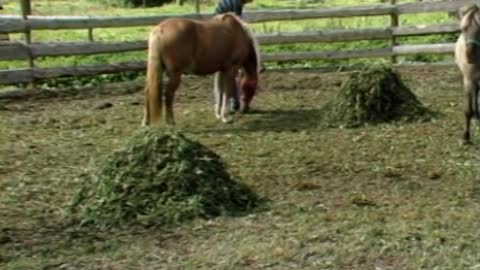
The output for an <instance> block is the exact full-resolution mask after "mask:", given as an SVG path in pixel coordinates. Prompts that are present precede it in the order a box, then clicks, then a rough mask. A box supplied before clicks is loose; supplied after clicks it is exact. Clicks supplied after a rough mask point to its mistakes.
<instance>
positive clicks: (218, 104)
mask: <svg viewBox="0 0 480 270" xmlns="http://www.w3.org/2000/svg"><path fill="white" fill-rule="evenodd" d="M221 86H222V76H221V75H220V72H217V73H215V78H214V81H213V98H214V110H215V117H216V118H217V119H221V117H222V115H221V108H222V96H223V95H222V94H223V93H222V87H221Z"/></svg>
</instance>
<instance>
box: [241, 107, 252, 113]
mask: <svg viewBox="0 0 480 270" xmlns="http://www.w3.org/2000/svg"><path fill="white" fill-rule="evenodd" d="M249 111H250V108H249V107H243V108H242V109H241V110H240V112H241V113H248V112H249Z"/></svg>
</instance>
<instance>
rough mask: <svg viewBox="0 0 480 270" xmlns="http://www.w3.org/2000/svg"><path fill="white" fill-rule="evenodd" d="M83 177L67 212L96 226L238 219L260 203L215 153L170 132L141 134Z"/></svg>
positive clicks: (150, 130) (178, 133)
mask: <svg viewBox="0 0 480 270" xmlns="http://www.w3.org/2000/svg"><path fill="white" fill-rule="evenodd" d="M87 178H88V179H84V182H83V185H82V187H81V189H80V191H79V192H78V193H77V194H76V195H75V197H74V199H73V201H72V203H71V205H70V206H69V213H70V214H71V215H73V217H74V218H75V219H77V220H79V221H80V222H81V223H82V224H85V223H87V224H92V223H93V224H95V225H98V226H101V227H117V226H124V225H137V224H140V225H145V226H156V225H161V226H163V225H165V226H171V225H177V224H179V223H181V222H183V221H186V220H191V219H193V218H196V217H204V218H209V217H215V216H219V215H237V214H241V213H245V212H246V211H249V210H252V209H253V208H254V207H256V206H257V205H258V204H259V198H258V196H257V195H256V194H255V193H254V192H253V191H252V190H251V189H249V188H248V187H247V186H246V185H244V184H242V183H239V182H237V181H235V180H233V179H232V177H231V176H230V175H229V174H228V172H227V171H226V168H225V164H224V162H223V161H222V159H221V158H220V157H219V156H218V155H217V154H215V153H214V152H213V151H211V150H209V149H208V148H207V147H205V146H203V145H202V144H200V143H198V142H195V141H192V140H190V139H188V138H186V137H185V136H184V135H183V134H182V133H180V132H177V131H171V130H167V131H166V130H160V129H154V128H149V129H144V130H141V131H140V132H138V133H137V134H135V135H134V136H133V137H132V138H130V139H129V140H128V141H127V143H126V144H125V145H124V146H123V147H122V148H121V149H119V150H117V151H115V152H113V153H112V154H111V155H110V156H108V157H107V158H106V160H105V161H103V162H102V163H101V165H100V166H99V168H98V171H97V172H96V173H95V174H94V175H92V176H90V177H87Z"/></svg>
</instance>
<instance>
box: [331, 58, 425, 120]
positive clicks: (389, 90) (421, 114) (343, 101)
mask: <svg viewBox="0 0 480 270" xmlns="http://www.w3.org/2000/svg"><path fill="white" fill-rule="evenodd" d="M322 110H323V119H322V120H323V121H324V122H325V123H326V124H327V125H330V126H343V127H357V126H361V125H365V124H378V123H383V122H390V121H407V122H410V121H427V120H430V119H431V118H432V116H433V112H432V111H430V110H429V109H427V108H425V107H424V106H423V105H422V104H421V103H420V101H418V99H417V98H416V96H415V94H413V93H412V91H410V89H409V88H408V87H407V86H406V85H405V84H404V83H403V82H402V80H401V79H400V76H399V75H398V74H397V73H396V72H394V71H393V70H392V69H390V68H387V67H376V68H369V69H365V70H362V71H359V72H355V73H353V74H352V75H351V76H350V78H349V79H348V80H346V81H345V82H344V83H343V84H342V86H341V89H340V91H339V92H338V94H337V95H336V96H335V98H333V99H332V100H331V101H329V102H328V103H327V104H326V105H325V106H324V107H323V108H322Z"/></svg>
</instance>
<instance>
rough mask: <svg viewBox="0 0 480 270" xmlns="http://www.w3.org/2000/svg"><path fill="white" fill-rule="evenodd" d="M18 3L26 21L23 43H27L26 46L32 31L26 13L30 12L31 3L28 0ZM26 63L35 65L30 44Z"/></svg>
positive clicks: (30, 65)
mask: <svg viewBox="0 0 480 270" xmlns="http://www.w3.org/2000/svg"><path fill="white" fill-rule="evenodd" d="M20 5H21V7H22V18H23V20H24V21H25V22H26V29H25V43H27V46H28V45H30V44H31V43H32V33H31V31H30V26H29V24H28V15H30V14H32V5H31V2H30V0H20ZM28 65H29V67H31V68H33V67H35V64H34V62H33V56H32V52H31V50H30V46H28Z"/></svg>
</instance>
